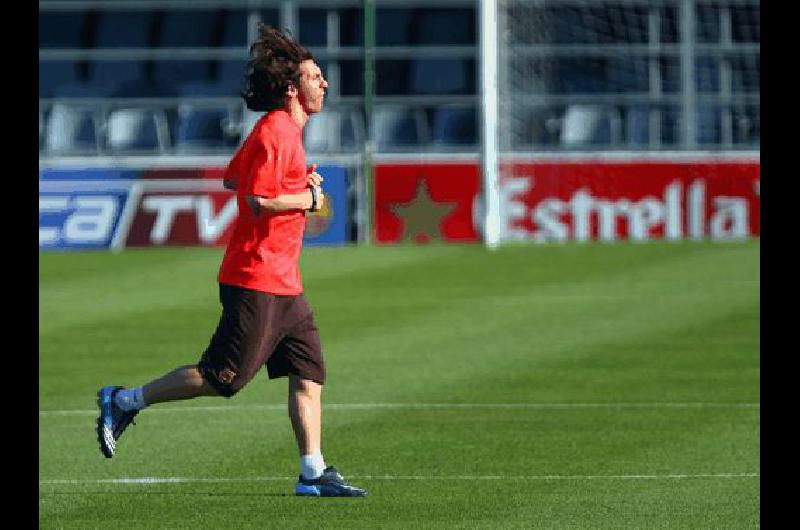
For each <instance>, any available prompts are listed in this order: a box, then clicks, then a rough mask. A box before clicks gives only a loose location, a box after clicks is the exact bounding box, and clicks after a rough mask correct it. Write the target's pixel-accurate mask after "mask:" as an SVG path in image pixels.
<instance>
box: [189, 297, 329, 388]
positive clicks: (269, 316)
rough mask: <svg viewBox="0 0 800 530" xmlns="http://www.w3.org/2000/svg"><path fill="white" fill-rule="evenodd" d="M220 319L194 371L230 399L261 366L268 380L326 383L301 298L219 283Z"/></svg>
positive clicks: (310, 316)
mask: <svg viewBox="0 0 800 530" xmlns="http://www.w3.org/2000/svg"><path fill="white" fill-rule="evenodd" d="M219 299H220V302H221V303H222V316H221V317H220V319H219V324H218V325H217V330H216V331H215V332H214V336H213V337H211V342H210V343H209V345H208V348H206V351H205V352H204V353H203V356H202V357H201V358H200V362H198V364H197V366H198V368H199V369H200V372H201V373H202V374H203V377H204V378H205V379H206V381H208V383H209V384H210V385H211V386H213V387H214V388H215V389H217V391H219V392H220V393H221V394H222V395H223V396H226V397H231V396H232V395H234V394H235V393H237V392H238V391H239V390H241V389H242V388H244V386H245V385H246V384H247V383H249V382H250V380H251V379H253V377H254V376H255V375H256V373H257V372H258V371H259V370H260V369H261V367H262V366H264V364H266V366H267V373H268V375H269V378H270V379H275V378H277V377H286V376H288V375H289V374H295V375H298V376H300V377H302V378H303V379H310V380H312V381H316V382H317V383H319V384H324V383H325V362H324V360H323V358H322V346H321V345H320V340H319V331H318V330H317V325H316V324H315V322H314V315H313V313H312V312H311V307H310V306H309V305H308V302H307V301H306V299H305V296H303V295H302V294H301V295H297V296H281V295H275V294H268V293H264V292H261V291H254V290H252V289H245V288H242V287H235V286H232V285H227V284H224V283H221V284H219Z"/></svg>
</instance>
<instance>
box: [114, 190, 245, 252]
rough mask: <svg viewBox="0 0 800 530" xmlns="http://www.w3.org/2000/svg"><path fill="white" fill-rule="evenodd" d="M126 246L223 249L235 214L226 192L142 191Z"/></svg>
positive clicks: (229, 193)
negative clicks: (220, 246)
mask: <svg viewBox="0 0 800 530" xmlns="http://www.w3.org/2000/svg"><path fill="white" fill-rule="evenodd" d="M135 212H136V213H135V215H134V217H133V220H132V223H131V226H130V230H129V232H128V239H127V241H126V243H125V244H126V245H127V246H129V247H141V246H145V247H147V246H153V245H165V244H166V245H186V246H195V245H225V244H227V242H228V239H229V238H230V236H231V232H232V231H233V225H234V220H235V219H236V216H237V214H238V209H237V206H236V196H235V195H234V194H233V192H230V191H204V190H196V191H195V190H191V189H186V190H180V191H166V190H165V191H161V190H152V191H144V192H143V193H142V194H141V196H140V197H139V203H138V205H137V206H136V209H135Z"/></svg>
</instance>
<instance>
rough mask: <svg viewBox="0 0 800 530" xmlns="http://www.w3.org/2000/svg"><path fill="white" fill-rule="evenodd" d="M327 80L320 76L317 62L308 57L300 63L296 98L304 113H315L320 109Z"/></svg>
mask: <svg viewBox="0 0 800 530" xmlns="http://www.w3.org/2000/svg"><path fill="white" fill-rule="evenodd" d="M327 87H328V82H327V81H325V78H324V77H322V70H320V69H319V66H317V63H315V62H314V61H312V60H311V59H308V60H306V61H303V62H302V63H300V86H299V87H297V99H298V101H299V102H300V105H302V106H303V110H305V111H306V114H308V115H311V114H315V113H317V112H319V111H321V110H322V105H323V101H324V99H325V89H326V88H327Z"/></svg>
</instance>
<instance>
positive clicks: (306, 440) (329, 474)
mask: <svg viewBox="0 0 800 530" xmlns="http://www.w3.org/2000/svg"><path fill="white" fill-rule="evenodd" d="M289 417H290V418H291V420H292V429H294V436H295V439H296V440H297V449H298V450H299V451H300V480H299V481H298V483H297V485H296V486H295V494H296V495H302V496H311V497H366V495H367V492H366V491H365V490H363V489H361V488H358V487H356V486H353V485H351V484H348V483H347V482H346V481H345V480H344V477H342V475H341V474H339V471H337V470H336V468H335V467H333V466H330V467H326V466H325V461H324V459H323V458H322V452H321V448H322V385H321V384H319V383H317V382H314V381H312V380H310V379H304V378H302V377H300V376H297V375H294V374H289Z"/></svg>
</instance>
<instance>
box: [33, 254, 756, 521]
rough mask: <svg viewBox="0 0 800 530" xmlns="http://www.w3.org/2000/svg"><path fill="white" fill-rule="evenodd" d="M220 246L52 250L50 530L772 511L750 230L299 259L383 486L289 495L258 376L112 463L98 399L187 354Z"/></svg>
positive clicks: (43, 302)
mask: <svg viewBox="0 0 800 530" xmlns="http://www.w3.org/2000/svg"><path fill="white" fill-rule="evenodd" d="M221 256H222V250H221V249H163V250H161V249H159V250H127V251H125V252H123V253H120V254H112V253H102V252H101V253H48V254H41V255H40V259H39V267H40V269H39V271H40V272H39V308H40V309H39V341H40V345H39V410H40V413H39V492H40V493H39V523H40V527H41V528H111V527H114V528H237V529H240V528H378V527H380V528H384V527H392V528H430V527H450V528H548V529H551V528H726V529H727V528H753V527H758V526H759V525H760V523H759V520H760V468H759V461H760V444H759V438H760V398H759V396H760V388H759V352H760V340H759V323H760V298H759V289H760V281H759V277H760V264H759V263H760V246H759V242H758V241H750V242H746V243H730V244H728V243H726V244H722V243H717V244H712V243H690V242H683V243H664V242H651V243H647V244H632V243H616V244H613V245H604V244H586V245H577V244H570V245H544V246H535V245H531V246H508V247H503V248H501V249H500V250H498V251H497V252H494V253H492V252H488V251H486V250H485V249H483V248H482V247H480V246H444V245H432V246H400V247H352V248H308V249H305V250H304V254H303V258H302V261H301V265H302V270H303V277H304V283H305V287H306V293H307V296H308V298H309V300H310V302H311V304H312V307H313V308H314V311H315V314H316V318H317V322H318V325H319V327H320V330H321V336H322V341H323V347H324V350H325V355H326V361H327V368H328V383H327V385H326V388H325V392H324V402H325V404H326V408H325V411H324V415H323V423H324V439H323V445H324V447H323V452H324V455H325V458H326V461H327V463H329V464H334V465H336V466H337V467H339V469H341V470H342V472H343V473H344V474H345V476H346V477H347V478H349V479H350V480H351V481H352V482H353V483H355V484H357V485H360V486H363V487H365V488H367V489H368V490H369V492H370V496H369V497H368V498H366V499H309V498H297V497H294V496H292V491H293V485H294V482H295V480H296V476H297V474H298V462H297V453H296V448H295V446H294V439H293V437H292V434H291V428H290V425H289V421H288V417H287V414H286V409H285V400H286V382H285V380H277V381H271V382H270V381H268V379H267V377H266V375H265V374H264V373H261V374H259V375H258V376H257V377H256V379H255V380H254V381H253V382H252V383H251V384H250V385H249V386H248V387H246V388H245V389H244V390H243V391H242V392H241V393H239V394H238V395H237V396H235V397H234V398H232V399H230V400H225V399H224V398H201V399H198V400H194V401H190V402H181V403H174V404H162V405H157V406H154V407H152V408H150V409H147V410H145V411H143V412H142V413H141V414H140V415H139V417H138V418H137V425H136V426H132V427H130V428H129V430H128V431H127V432H126V433H125V435H124V436H123V438H122V439H121V441H120V443H119V446H118V452H117V455H116V456H115V457H114V458H113V459H111V460H107V459H105V458H103V457H102V455H101V454H100V451H99V449H98V447H97V442H96V440H95V433H94V425H95V418H96V410H95V393H96V391H97V389H98V388H99V387H100V386H101V385H105V384H121V385H125V386H135V385H139V384H142V383H144V382H146V381H148V380H149V379H151V378H153V377H156V376H159V375H161V374H162V373H164V372H166V371H168V370H170V369H172V368H173V367H175V366H178V365H181V364H188V363H193V362H196V360H197V359H198V358H199V355H200V354H201V352H202V351H203V350H204V349H205V347H206V345H207V343H208V339H209V337H210V336H211V333H212V332H213V330H214V327H215V326H216V322H217V319H218V317H219V311H220V308H219V303H218V300H217V286H216V283H215V282H216V280H215V278H216V272H217V268H218V266H219V262H220V258H221ZM145 478H149V479H150V480H130V479H145ZM121 479H129V480H121Z"/></svg>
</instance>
